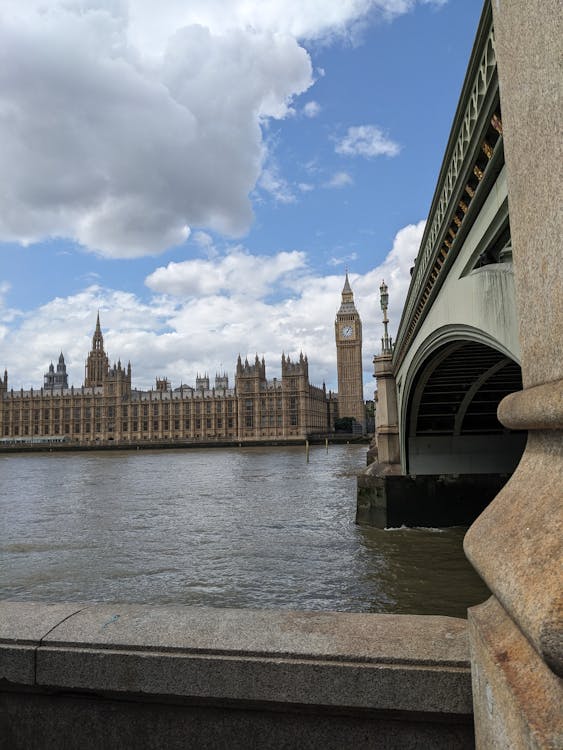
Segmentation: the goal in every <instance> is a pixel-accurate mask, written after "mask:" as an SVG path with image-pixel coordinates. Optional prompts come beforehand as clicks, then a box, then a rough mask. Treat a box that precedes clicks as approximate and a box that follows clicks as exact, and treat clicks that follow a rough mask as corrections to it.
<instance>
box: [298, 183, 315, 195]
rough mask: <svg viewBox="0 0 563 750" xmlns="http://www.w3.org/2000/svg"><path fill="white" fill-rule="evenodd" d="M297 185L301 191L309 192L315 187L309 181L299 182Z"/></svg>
mask: <svg viewBox="0 0 563 750" xmlns="http://www.w3.org/2000/svg"><path fill="white" fill-rule="evenodd" d="M297 187H298V188H299V190H300V191H301V192H302V193H310V192H311V191H312V190H314V189H315V186H314V185H311V183H310V182H300V183H299V184H298V185H297Z"/></svg>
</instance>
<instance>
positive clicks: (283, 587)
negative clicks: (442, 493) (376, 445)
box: [0, 445, 488, 617]
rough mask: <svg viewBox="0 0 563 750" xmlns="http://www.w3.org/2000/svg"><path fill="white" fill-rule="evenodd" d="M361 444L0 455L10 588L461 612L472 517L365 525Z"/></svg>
mask: <svg viewBox="0 0 563 750" xmlns="http://www.w3.org/2000/svg"><path fill="white" fill-rule="evenodd" d="M365 454H366V447H365V446H355V445H340V446H329V448H328V451H327V450H326V449H325V447H324V446H322V447H321V446H319V447H316V446H313V447H312V448H311V452H310V461H309V463H307V462H306V460H305V452H304V448H294V447H283V448H281V447H278V448H240V449H212V450H205V449H194V450H186V451H184V450H174V451H137V452H126V451H123V452H107V453H102V452H97V453H94V452H85V453H51V454H16V455H6V454H4V455H0V598H8V599H17V600H35V601H81V602H84V601H88V602H90V601H113V602H146V603H159V604H166V603H173V604H188V605H206V606H216V607H251V608H291V609H318V610H340V611H356V612H396V613H409V614H444V615H453V616H457V617H464V616H465V614H466V609H467V607H468V606H471V605H473V604H476V603H478V602H480V601H483V600H484V599H485V598H486V597H487V595H488V592H487V589H486V588H485V586H484V585H483V583H482V582H481V581H480V579H479V578H478V576H477V575H476V574H475V573H474V572H473V570H472V569H471V567H470V565H469V563H468V562H467V561H466V559H465V557H464V555H463V551H462V540H463V535H464V532H465V529H461V528H454V529H446V530H438V529H436V530H428V529H424V530H423V529H392V530H379V529H374V528H370V527H362V526H357V525H356V524H355V523H354V516H355V506H356V474H357V473H358V471H361V469H362V468H363V467H364V465H365Z"/></svg>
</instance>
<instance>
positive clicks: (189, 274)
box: [0, 222, 424, 398]
mask: <svg viewBox="0 0 563 750" xmlns="http://www.w3.org/2000/svg"><path fill="white" fill-rule="evenodd" d="M423 229H424V222H419V223H418V224H413V225H409V226H407V227H404V228H403V229H401V230H400V231H399V232H398V233H397V235H396V237H395V240H394V243H393V246H392V248H391V249H390V251H389V253H388V254H387V256H386V258H385V260H384V261H383V263H381V264H380V265H379V266H377V267H375V268H373V269H371V270H369V271H368V272H366V273H364V274H357V273H353V272H351V273H350V281H351V283H352V288H353V290H354V296H355V301H356V305H357V308H358V310H359V312H360V315H361V317H362V321H363V333H364V346H363V359H364V384H365V397H366V398H372V396H373V388H374V381H373V378H372V364H371V360H372V357H373V355H374V353H376V352H377V351H379V348H380V337H381V335H382V325H381V311H380V308H379V285H380V284H381V280H382V279H383V278H384V279H385V281H386V283H387V284H388V286H389V298H390V319H391V326H390V328H391V332H392V333H393V334H394V333H395V330H396V327H397V324H398V321H399V317H400V314H401V310H402V306H403V301H404V298H405V295H406V291H407V288H408V284H409V281H410V275H409V268H410V266H411V265H412V263H413V260H414V257H415V256H416V254H417V252H418V248H419V244H420V240H421V237H422V232H423ZM343 281H344V279H343V272H338V273H331V274H329V275H318V274H314V273H312V272H311V271H310V269H309V268H308V267H307V264H306V256H305V254H304V253H302V252H298V251H293V252H285V253H284V252H280V253H278V254H277V255H274V256H271V257H265V256H257V255H251V254H250V253H249V252H248V251H246V250H244V249H243V248H235V249H233V250H232V251H231V252H230V253H228V254H226V255H223V256H222V257H221V258H220V259H216V260H215V262H213V263H212V262H211V261H209V260H203V259H200V260H192V261H186V262H184V263H169V264H168V265H167V266H162V267H160V268H157V269H155V271H154V272H153V273H152V274H150V275H149V276H148V277H147V280H146V283H147V285H148V286H149V288H150V289H151V290H152V291H153V292H154V296H153V297H152V298H151V299H150V300H149V301H143V300H142V299H140V298H139V297H138V296H136V295H134V294H131V293H128V292H123V291H119V290H115V289H107V288H104V287H102V286H100V285H91V286H89V287H87V288H86V289H84V290H83V291H81V292H80V293H78V294H74V295H70V296H68V297H64V298H56V299H54V300H52V301H51V302H49V303H48V304H46V305H43V306H41V307H38V308H37V309H34V310H30V311H29V312H26V313H25V315H24V314H21V313H20V314H19V315H17V316H12V317H11V318H10V321H11V322H9V323H8V325H7V326H5V331H4V333H3V338H2V333H1V331H0V369H1V370H3V368H4V367H5V366H6V367H8V371H9V378H10V385H11V386H12V387H14V388H19V387H20V386H23V387H29V386H30V385H33V386H34V387H37V386H40V385H41V383H42V382H43V373H44V372H45V371H46V369H47V367H48V365H49V362H50V361H51V359H53V358H54V357H56V356H58V354H59V352H60V350H61V349H62V350H63V352H64V354H65V359H66V361H67V364H68V369H69V374H70V378H69V379H70V381H71V382H72V383H74V384H75V385H80V384H81V383H82V381H83V376H84V369H83V368H84V360H85V358H86V355H87V353H88V351H89V349H90V346H91V336H92V333H93V329H94V325H95V319H96V311H97V310H98V309H99V310H100V317H101V322H102V328H103V332H104V340H105V347H106V351H107V352H108V353H109V355H110V358H111V360H112V361H114V360H117V358H118V357H120V358H121V360H122V362H127V361H128V360H131V363H132V367H133V382H134V385H136V386H137V387H151V386H153V385H154V378H155V377H156V375H159V376H163V375H166V376H167V377H169V378H170V379H171V380H172V382H173V384H174V385H178V384H179V383H180V382H181V381H183V382H185V383H193V382H194V380H195V375H196V373H197V372H209V373H211V374H213V373H214V372H215V370H216V369H219V367H220V365H221V364H222V365H223V366H224V368H225V369H226V370H227V371H228V372H229V373H230V375H231V379H232V378H233V377H234V365H235V361H236V357H237V354H238V353H239V352H240V353H241V354H242V356H243V357H244V356H246V355H249V356H254V354H255V353H256V352H258V354H260V355H264V356H265V358H266V364H267V368H268V377H274V376H279V368H280V357H281V353H282V351H285V352H286V353H291V354H294V353H298V352H299V350H300V349H302V350H303V351H304V352H306V353H307V354H308V356H309V367H310V375H311V380H312V382H313V383H316V384H321V383H322V382H323V381H325V382H326V384H327V387H328V388H332V389H333V390H335V389H336V351H335V346H334V317H335V314H336V311H337V309H338V307H339V305H340V294H341V291H342V286H343ZM273 292H274V293H273ZM7 312H8V311H7V310H6V309H5V308H4V309H3V308H2V302H1V300H0V319H2V320H6V313H7Z"/></svg>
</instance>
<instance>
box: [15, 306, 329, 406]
mask: <svg viewBox="0 0 563 750" xmlns="http://www.w3.org/2000/svg"><path fill="white" fill-rule="evenodd" d="M281 369H282V378H281V380H280V379H278V378H273V379H270V380H268V379H267V378H266V363H265V360H264V357H262V359H259V357H258V355H256V357H255V360H254V361H253V362H249V361H248V358H246V359H244V360H242V358H241V356H240V354H239V356H238V359H237V363H236V375H235V381H236V382H237V383H238V384H239V390H241V391H244V390H245V385H244V384H245V382H246V383H248V381H250V380H256V381H258V388H259V390H260V391H268V390H275V389H277V388H281V386H282V382H283V379H284V378H285V377H295V376H301V377H303V378H304V379H305V380H306V381H307V383H308V377H309V363H308V359H307V356H306V355H304V354H303V353H301V354H300V355H299V358H298V359H297V360H296V361H292V359H291V357H290V356H289V355H287V356H286V355H285V353H284V354H282V356H281ZM131 371H132V370H131V363H130V362H128V364H127V366H126V367H124V366H123V365H122V364H121V360H118V361H117V362H116V363H114V364H113V365H110V363H109V358H108V355H107V353H106V352H105V350H104V339H103V334H102V329H101V324H100V315H99V313H98V315H97V318H96V326H95V330H94V334H93V336H92V348H91V350H90V352H89V353H88V356H87V358H86V362H85V378H84V383H83V384H82V385H81V386H78V387H76V386H72V385H71V386H69V384H68V374H67V371H66V363H65V359H64V355H63V353H62V352H61V353H60V355H59V358H58V361H57V365H56V368H55V365H53V362H51V363H50V365H49V368H48V370H47V372H46V373H45V375H44V379H43V386H42V387H40V388H31V389H29V390H24V389H23V388H20V389H18V390H15V391H14V390H13V389H12V390H9V388H8V372H7V370H5V371H4V377H3V379H0V394H2V396H3V397H4V398H6V397H8V396H11V397H15V398H18V397H19V398H21V397H24V398H25V397H27V398H29V397H33V396H37V395H40V394H45V395H53V396H55V395H59V396H64V395H67V394H68V395H71V394H76V395H78V394H81V393H82V394H84V395H102V394H104V393H108V392H110V393H111V391H112V390H113V387H115V385H116V384H119V385H120V386H121V387H122V390H123V389H125V390H126V391H127V392H128V394H129V396H130V398H131V399H132V400H141V401H143V400H148V399H152V398H159V399H177V398H180V399H181V398H190V397H192V398H198V397H199V398H202V397H203V398H209V397H212V396H218V397H229V396H231V397H232V396H235V393H236V390H235V388H234V387H232V386H231V387H229V377H228V375H227V373H226V372H217V373H216V374H215V378H214V380H213V381H211V379H210V377H209V375H208V373H204V374H199V373H198V374H197V375H196V382H195V385H187V384H185V383H180V385H179V386H177V387H175V388H172V386H171V383H170V380H169V379H168V378H165V377H156V379H155V388H151V389H144V390H143V389H138V388H132V387H131ZM112 386H113V387H112ZM318 390H319V391H320V390H322V391H323V392H325V393H326V388H325V385H324V383H323V385H322V387H321V388H319V389H318ZM329 396H330V397H331V398H334V397H335V394H329Z"/></svg>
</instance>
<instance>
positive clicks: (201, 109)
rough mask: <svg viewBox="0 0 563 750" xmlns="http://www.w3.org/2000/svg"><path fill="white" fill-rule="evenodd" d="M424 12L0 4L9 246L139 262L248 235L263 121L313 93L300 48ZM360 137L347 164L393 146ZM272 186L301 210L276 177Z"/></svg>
mask: <svg viewBox="0 0 563 750" xmlns="http://www.w3.org/2000/svg"><path fill="white" fill-rule="evenodd" d="M419 1H420V2H428V1H429V0H419ZM434 2H436V3H439V2H441V0H434ZM415 4H416V0H340V2H332V3H326V2H325V1H324V0H284V2H281V0H277V1H276V0H272V2H262V1H261V0H250V1H249V0H190V2H185V0H162V1H161V2H159V3H158V8H157V9H155V4H154V2H153V1H152V0H134V1H133V0H49V2H45V0H25V1H24V2H22V1H21V0H3V2H2V5H1V8H0V169H1V173H2V182H3V193H2V205H1V207H0V242H1V241H17V242H20V243H23V244H25V243H32V242H35V241H38V240H40V239H45V238H47V237H67V238H70V239H72V240H74V241H76V242H78V243H80V244H82V245H83V246H84V247H85V248H87V249H90V250H93V251H96V252H98V253H100V254H102V255H105V256H109V257H121V258H131V257H138V256H142V255H147V254H154V253H159V252H161V251H163V250H165V249H166V248H168V247H170V246H173V245H177V244H181V243H183V242H185V240H186V238H187V237H188V236H189V233H190V227H191V226H197V227H199V228H202V229H208V230H212V231H215V232H218V233H222V234H227V235H231V236H239V235H241V234H242V233H244V232H245V231H247V229H248V227H249V225H250V223H251V221H252V218H253V214H252V203H251V196H253V195H255V194H253V190H254V188H255V186H256V184H257V181H258V179H259V177H260V174H261V172H262V167H263V165H264V163H265V160H266V156H267V150H268V149H267V145H266V144H265V143H264V140H263V136H262V126H263V125H264V124H265V123H266V122H267V120H268V119H269V118H284V117H287V116H288V115H289V114H291V113H292V112H293V111H294V110H293V109H292V102H294V100H295V98H296V97H297V96H298V95H300V94H302V93H304V92H306V91H307V90H308V89H309V88H310V87H311V86H312V85H313V82H314V75H313V69H312V65H311V60H310V58H309V54H308V52H307V51H306V49H305V48H304V46H303V44H304V43H305V42H306V41H307V40H309V41H310V40H322V41H324V42H327V41H331V40H333V39H335V38H337V37H345V38H350V36H353V35H354V34H355V33H356V31H357V29H358V28H359V27H360V26H362V24H365V23H367V22H371V20H372V19H373V18H377V17H378V16H385V17H386V18H392V17H395V16H397V15H400V14H402V13H406V12H408V11H409V10H411V9H412V8H413V7H414V5H415ZM323 74H324V71H323V70H322V69H320V68H318V69H317V70H316V72H315V76H316V77H321V76H322V75H323ZM304 112H305V113H306V114H308V115H309V116H311V115H313V114H315V113H318V105H317V104H316V102H314V101H309V102H308V103H307V104H306V105H305V107H304ZM349 139H350V136H348V141H346V140H345V142H344V145H343V146H342V147H343V148H344V149H345V151H344V152H345V153H348V152H351V153H364V154H365V155H374V153H375V152H377V153H387V154H390V155H391V152H393V149H395V148H396V145H395V144H392V143H391V142H390V141H387V140H386V139H385V137H384V136H382V135H381V137H380V138H379V140H377V138H376V139H375V140H374V139H373V138H372V139H371V141H370V139H369V138H362V139H360V141H359V142H355V143H352V142H350V140H349ZM347 143H348V145H346V144H347ZM370 144H371V145H370ZM346 149H348V151H346ZM374 149H375V151H374ZM262 182H263V184H264V185H265V189H269V190H270V191H271V192H272V194H274V195H275V196H276V198H277V199H278V200H281V201H286V202H287V201H292V200H293V197H292V193H291V191H290V190H288V189H287V185H285V184H284V183H283V181H282V180H281V179H280V178H279V176H276V175H275V174H274V175H273V174H272V173H271V172H270V173H268V171H267V172H266V174H265V175H264V176H263V180H262Z"/></svg>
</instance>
